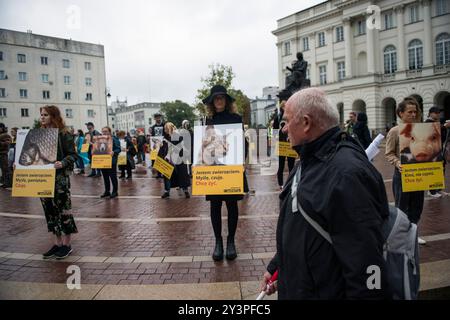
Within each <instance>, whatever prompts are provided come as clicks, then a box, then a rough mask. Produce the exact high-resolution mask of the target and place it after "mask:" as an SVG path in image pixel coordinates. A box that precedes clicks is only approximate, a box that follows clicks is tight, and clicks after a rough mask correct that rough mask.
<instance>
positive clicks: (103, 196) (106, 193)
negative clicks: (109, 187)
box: [100, 192, 111, 198]
mask: <svg viewBox="0 0 450 320" xmlns="http://www.w3.org/2000/svg"><path fill="white" fill-rule="evenodd" d="M110 195H111V194H110V193H109V192H105V193H104V194H102V195H101V196H100V198H106V197H109V196H110Z"/></svg>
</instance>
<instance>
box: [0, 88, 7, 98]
mask: <svg viewBox="0 0 450 320" xmlns="http://www.w3.org/2000/svg"><path fill="white" fill-rule="evenodd" d="M4 97H6V89H5V88H0V98H4Z"/></svg>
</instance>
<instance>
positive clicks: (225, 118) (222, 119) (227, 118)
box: [206, 111, 245, 201]
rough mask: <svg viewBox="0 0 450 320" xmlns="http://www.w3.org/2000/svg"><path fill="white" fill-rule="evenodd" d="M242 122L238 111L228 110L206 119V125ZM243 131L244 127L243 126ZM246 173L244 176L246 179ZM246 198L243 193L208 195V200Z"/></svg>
mask: <svg viewBox="0 0 450 320" xmlns="http://www.w3.org/2000/svg"><path fill="white" fill-rule="evenodd" d="M233 123H242V117H241V116H240V115H238V114H237V113H230V112H228V111H223V112H217V113H216V114H214V116H212V117H210V118H207V119H206V125H220V124H233ZM242 131H244V127H243V126H242ZM244 176H245V173H244V174H243V176H242V179H243V180H244V179H245V178H244ZM243 198H244V196H243V195H209V196H206V200H207V201H212V200H221V201H238V200H242V199H243Z"/></svg>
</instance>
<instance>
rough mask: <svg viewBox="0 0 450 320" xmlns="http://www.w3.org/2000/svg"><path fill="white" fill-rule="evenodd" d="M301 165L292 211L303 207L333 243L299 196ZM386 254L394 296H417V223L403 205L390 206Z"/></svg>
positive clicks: (384, 228) (384, 227) (385, 223)
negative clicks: (303, 205)
mask: <svg viewBox="0 0 450 320" xmlns="http://www.w3.org/2000/svg"><path fill="white" fill-rule="evenodd" d="M300 179H301V165H299V166H298V169H297V172H296V173H295V175H294V179H293V182H292V188H291V197H292V212H297V211H300V213H301V214H302V216H303V217H304V218H305V220H306V221H307V222H308V223H309V224H310V225H311V226H312V227H313V228H314V229H315V230H316V231H317V232H318V233H319V234H320V235H321V236H322V237H323V238H325V240H327V241H328V242H329V243H330V244H331V245H333V241H332V239H331V236H330V234H329V233H328V232H327V231H325V230H324V229H323V228H322V227H321V226H320V225H319V224H318V223H317V222H316V221H315V220H313V219H312V218H311V217H310V216H309V215H308V214H307V213H306V212H305V210H303V208H302V206H301V205H300V202H298V200H297V187H298V184H299V181H300ZM382 234H383V241H384V243H383V257H384V260H385V261H386V273H387V282H388V285H389V291H390V293H391V296H392V299H394V300H416V299H417V295H418V293H419V284H420V269H419V252H418V242H417V240H418V239H417V237H418V234H417V225H416V224H414V223H411V222H410V221H409V219H408V217H407V215H406V214H405V213H404V212H403V211H402V210H400V209H398V208H396V207H394V206H389V216H388V217H387V218H386V219H385V220H384V221H383V225H382Z"/></svg>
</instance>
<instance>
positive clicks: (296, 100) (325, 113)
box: [287, 88, 339, 131]
mask: <svg viewBox="0 0 450 320" xmlns="http://www.w3.org/2000/svg"><path fill="white" fill-rule="evenodd" d="M287 103H288V104H292V106H293V109H294V113H295V119H296V120H300V119H301V118H302V117H303V116H304V115H308V116H310V117H311V118H312V119H313V120H314V123H315V125H316V126H317V127H319V128H320V129H321V130H323V131H326V130H328V129H331V128H333V127H336V126H338V125H339V114H338V111H337V109H336V108H333V106H332V105H331V103H330V101H329V100H328V98H327V96H326V94H325V91H323V90H322V89H319V88H307V89H302V90H300V91H297V92H296V93H294V94H293V95H292V97H290V98H289V100H288V102H287Z"/></svg>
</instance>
